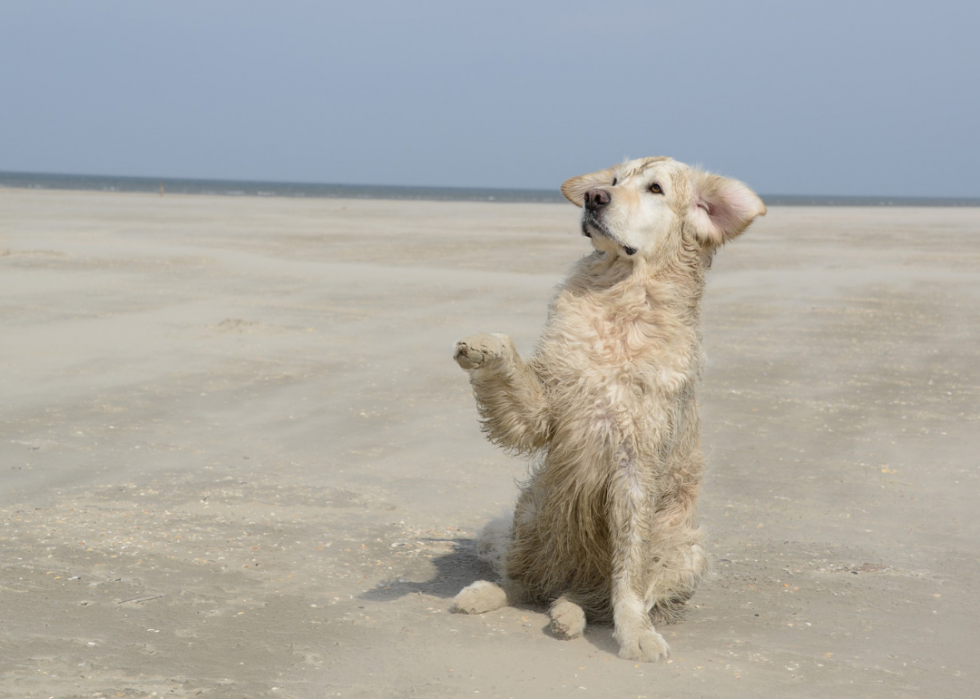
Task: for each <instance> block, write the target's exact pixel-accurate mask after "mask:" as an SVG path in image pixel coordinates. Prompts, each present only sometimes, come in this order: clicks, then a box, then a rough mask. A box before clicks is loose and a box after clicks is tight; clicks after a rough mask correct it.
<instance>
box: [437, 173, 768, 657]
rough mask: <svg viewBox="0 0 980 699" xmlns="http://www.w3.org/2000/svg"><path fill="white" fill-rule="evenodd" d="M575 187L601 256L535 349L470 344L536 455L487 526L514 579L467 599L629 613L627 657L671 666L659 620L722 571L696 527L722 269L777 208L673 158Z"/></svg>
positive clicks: (498, 431)
mask: <svg viewBox="0 0 980 699" xmlns="http://www.w3.org/2000/svg"><path fill="white" fill-rule="evenodd" d="M562 192H563V194H564V195H565V196H566V197H567V198H568V199H569V200H570V201H572V202H573V203H574V204H576V205H578V206H582V207H583V215H582V232H583V233H584V234H585V235H586V236H588V237H589V238H591V239H592V243H593V247H594V248H595V251H594V252H593V253H592V254H591V255H589V256H587V257H585V258H583V259H582V260H580V261H579V262H578V263H577V264H576V265H575V266H574V267H573V268H572V270H571V273H570V274H569V276H568V279H567V280H566V281H565V282H564V283H563V284H562V285H561V286H560V287H559V288H558V291H557V294H556V295H555V297H554V299H553V301H552V302H551V306H550V312H549V316H548V321H547V324H546V326H545V328H544V332H543V333H542V335H541V338H540V340H539V342H538V345H537V348H536V350H535V352H534V354H533V355H532V356H531V357H530V358H528V359H527V360H525V359H522V358H521V357H520V356H519V355H518V353H517V352H516V350H515V349H514V345H513V343H512V342H511V340H510V338H509V337H507V336H506V335H501V334H481V335H474V336H471V337H467V338H465V339H463V340H460V341H459V342H458V343H457V344H456V353H455V359H456V361H457V362H458V363H459V365H460V366H461V367H462V368H463V369H465V370H467V371H468V372H469V375H470V382H471V384H472V386H473V393H474V395H475V397H476V401H477V407H478V409H479V412H480V416H481V418H482V425H483V429H484V431H485V433H486V434H487V436H488V438H489V439H490V440H491V441H493V442H495V443H496V444H499V445H500V446H502V447H504V448H505V449H508V450H510V451H512V452H519V453H525V454H528V455H532V456H533V457H534V458H535V461H534V464H535V466H534V468H533V469H532V474H531V476H530V478H529V479H528V481H527V482H526V483H525V484H524V485H523V486H522V488H521V492H520V497H519V499H518V502H517V506H516V508H515V511H514V513H513V517H512V518H505V519H501V520H496V521H494V522H491V523H490V524H489V525H488V526H487V528H486V529H485V530H484V532H483V534H482V535H481V538H480V543H479V546H480V553H481V555H482V556H484V557H485V558H486V559H487V560H488V561H490V562H491V563H492V564H493V565H494V567H495V568H496V570H497V572H498V573H499V574H500V576H501V581H500V582H499V584H498V583H494V582H488V581H483V580H481V581H478V582H476V583H473V584H472V585H470V586H468V587H466V588H464V589H463V590H462V591H461V592H460V593H459V594H458V595H457V596H456V598H455V600H454V602H453V607H452V609H453V611H456V612H464V613H482V612H487V611H490V610H493V609H497V608H499V607H501V606H504V605H506V604H516V603H522V602H533V603H541V604H548V605H550V615H551V630H552V632H553V633H554V634H555V635H556V636H558V637H560V638H574V637H576V636H578V635H580V634H581V633H582V632H583V631H584V629H585V627H586V623H587V621H610V620H611V621H612V622H613V624H614V626H615V636H616V638H617V640H618V642H619V644H620V656H621V657H624V658H628V659H633V660H657V659H661V658H664V657H666V656H667V653H668V648H667V644H666V643H665V642H664V639H663V637H662V636H661V635H660V634H659V633H657V631H656V629H655V628H654V621H656V622H658V623H659V622H661V621H671V620H673V619H674V617H676V615H677V614H678V611H679V610H680V608H681V607H682V606H683V604H684V603H685V602H686V601H687V600H688V599H689V598H690V597H691V595H693V594H694V591H695V589H696V587H697V585H698V582H699V581H700V579H701V578H702V577H703V576H704V575H705V573H706V572H707V569H708V558H707V555H706V553H705V550H704V546H703V543H702V535H701V531H700V529H699V528H698V526H697V522H696V501H697V496H698V489H699V485H700V482H701V476H702V471H703V468H704V459H703V457H702V455H701V448H700V425H699V418H698V406H697V399H696V394H695V389H696V384H697V382H698V380H699V378H700V376H701V372H702V366H703V363H704V358H703V354H702V350H701V330H700V303H701V297H702V294H703V291H704V283H705V273H706V272H707V270H708V268H709V267H710V264H711V259H712V256H713V254H714V252H715V250H716V249H717V248H718V247H719V246H721V245H722V244H724V243H725V242H727V241H728V240H730V239H732V238H734V237H735V236H737V235H739V234H740V233H741V232H742V231H743V230H744V229H745V228H746V226H748V225H749V223H751V221H752V220H753V219H754V218H755V217H756V216H759V215H762V214H764V213H765V206H764V205H763V203H762V201H761V200H760V199H759V198H758V197H757V196H756V195H755V194H754V193H753V192H752V191H751V190H750V189H749V188H748V187H746V186H745V185H744V184H742V183H740V182H737V181H735V180H730V179H726V178H722V177H719V176H717V175H712V174H708V173H704V172H701V171H700V170H696V169H693V168H690V167H688V166H686V165H684V164H682V163H679V162H676V161H674V160H671V159H670V158H645V159H642V160H633V161H629V162H626V163H623V164H621V165H618V166H615V167H612V168H609V169H607V170H602V171H599V172H595V173H591V174H589V175H583V176H581V177H576V178H573V179H571V180H569V181H567V182H566V183H565V184H564V185H563V186H562Z"/></svg>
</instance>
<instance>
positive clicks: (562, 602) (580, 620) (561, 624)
mask: <svg viewBox="0 0 980 699" xmlns="http://www.w3.org/2000/svg"><path fill="white" fill-rule="evenodd" d="M548 616H550V617H551V624H550V625H549V627H548V628H550V629H551V633H552V634H554V636H555V638H560V639H562V640H571V639H573V638H578V637H579V636H581V635H582V632H583V631H585V612H583V611H582V608H581V607H580V606H578V605H577V604H575V603H574V602H572V601H570V600H568V599H566V598H564V597H559V598H558V599H557V600H555V602H554V604H552V605H551V609H549V610H548Z"/></svg>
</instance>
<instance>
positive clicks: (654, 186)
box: [650, 182, 664, 194]
mask: <svg viewBox="0 0 980 699" xmlns="http://www.w3.org/2000/svg"><path fill="white" fill-rule="evenodd" d="M650 191H651V192H653V193H654V194H663V193H664V188H663V187H661V186H660V185H659V184H657V183H656V182H654V183H653V184H652V185H650Z"/></svg>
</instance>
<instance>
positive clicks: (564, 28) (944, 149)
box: [0, 0, 980, 197]
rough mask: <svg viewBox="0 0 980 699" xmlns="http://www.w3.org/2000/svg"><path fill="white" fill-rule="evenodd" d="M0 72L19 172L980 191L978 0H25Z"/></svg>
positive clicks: (12, 6) (8, 164) (0, 54)
mask: <svg viewBox="0 0 980 699" xmlns="http://www.w3.org/2000/svg"><path fill="white" fill-rule="evenodd" d="M0 88H2V96H0V105H2V115H3V116H2V120H0V126H2V128H0V170H7V171H10V170H14V171H29V172H58V173H80V174H81V173H84V174H109V175H144V176H151V177H153V176H160V177H197V178H225V179H250V180H283V181H306V182H327V183H354V184H403V185H434V186H454V185H455V186H473V187H530V188H542V189H555V188H557V186H558V185H559V184H560V183H561V182H562V181H563V180H564V179H565V178H567V177H569V176H572V175H575V174H580V173H582V172H586V171H589V170H592V169H596V168H599V167H603V166H606V165H609V164H612V163H614V162H617V161H619V160H621V159H623V158H624V157H626V156H629V157H640V156H646V155H661V154H662V155H672V156H674V157H676V158H678V159H681V160H684V161H687V162H691V163H699V164H702V165H704V166H706V167H708V168H710V169H713V170H716V171H719V172H722V173H724V174H727V175H731V176H734V177H738V178H740V179H743V180H745V181H746V182H748V183H749V184H750V185H751V186H753V187H754V188H755V189H757V190H758V191H760V192H763V193H769V194H847V195H907V196H972V197H977V196H980V167H978V163H977V159H978V157H980V3H976V2H966V1H960V2H931V3H913V2H906V1H904V0H903V1H894V2H859V1H856V0H852V1H851V2H841V1H838V0H830V1H823V2H790V1H785V0H784V1H782V2H779V1H771V2H763V1H752V0H749V1H740V2H698V1H692V2H671V3H666V2H656V1H647V2H630V1H624V2H616V1H607V2H581V1H580V0H564V1H562V2H551V1H547V2H526V3H517V2H510V1H504V2H500V1H497V2H480V3H476V2H465V1H464V0H456V1H442V0H438V1H432V2H425V1H418V2H393V1H383V0H379V1H376V2H372V1H362V2H342V3H341V2H298V1H292V0H278V1H277V2H271V1H270V2H252V1H249V0H236V1H234V2H231V1H226V0H214V1H212V2H208V1H206V0H200V1H196V2H185V1H183V0H159V1H157V2H152V3H151V2H146V1H140V2H136V1H129V2H126V1H124V0H118V1H114V2H109V1H100V0H89V1H87V2H78V1H77V0H31V1H30V2H19V3H13V2H9V3H4V5H3V6H2V8H0Z"/></svg>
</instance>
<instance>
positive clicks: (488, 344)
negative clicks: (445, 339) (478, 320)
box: [453, 333, 511, 371]
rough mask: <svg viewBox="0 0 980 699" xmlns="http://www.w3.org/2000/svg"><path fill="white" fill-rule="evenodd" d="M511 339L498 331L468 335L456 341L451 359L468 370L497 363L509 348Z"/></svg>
mask: <svg viewBox="0 0 980 699" xmlns="http://www.w3.org/2000/svg"><path fill="white" fill-rule="evenodd" d="M510 347H511V341H510V338H509V337H507V336H506V335H501V334H499V333H494V334H492V335H491V334H488V333H480V334H479V335H470V336H469V337H464V338H463V339H462V340H460V341H459V342H457V343H456V352H455V354H454V355H453V359H455V360H456V362H457V363H458V364H459V365H460V366H461V367H463V368H464V369H466V370H467V371H470V370H472V369H481V368H485V367H489V366H492V365H494V364H497V363H498V362H499V361H500V360H501V359H502V358H503V357H504V356H505V355H506V354H507V352H508V351H509V350H510Z"/></svg>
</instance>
